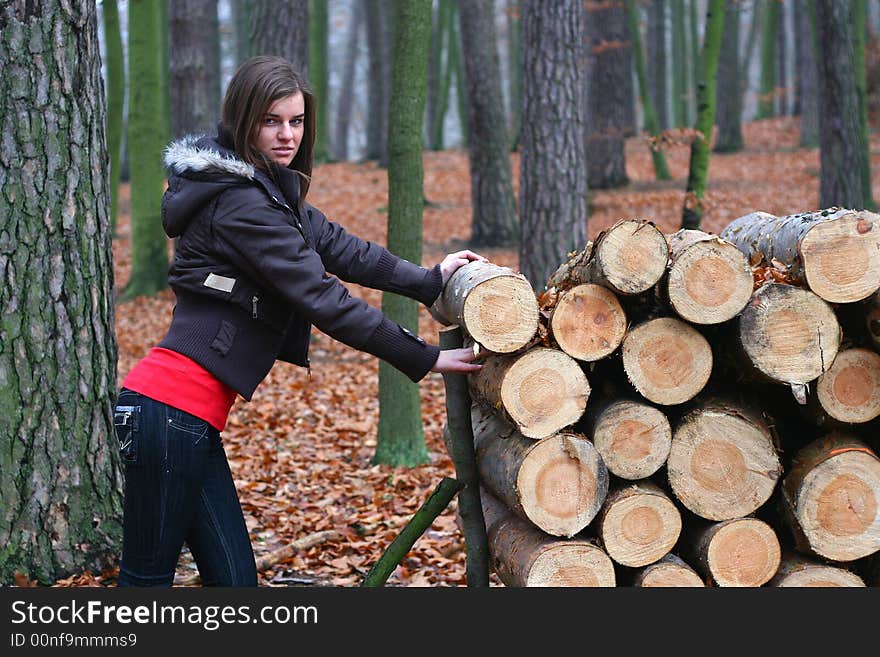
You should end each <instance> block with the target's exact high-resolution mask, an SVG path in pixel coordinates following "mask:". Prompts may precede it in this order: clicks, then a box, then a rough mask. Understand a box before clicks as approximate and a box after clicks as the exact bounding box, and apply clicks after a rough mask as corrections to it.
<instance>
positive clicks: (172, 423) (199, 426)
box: [168, 411, 208, 445]
mask: <svg viewBox="0 0 880 657" xmlns="http://www.w3.org/2000/svg"><path fill="white" fill-rule="evenodd" d="M168 427H169V428H170V429H173V430H174V431H176V432H179V433H182V434H185V435H186V436H187V437H189V438H191V439H192V444H193V445H197V444H198V443H199V442H200V441H201V440H202V438H204V437H205V436H206V435H208V423H207V422H205V421H204V420H201V419H199V418H197V417H195V416H193V415H190V414H189V413H184V412H182V411H179V412H176V413H171V414H170V415H169V417H168Z"/></svg>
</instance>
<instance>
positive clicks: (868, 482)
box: [783, 434, 880, 561]
mask: <svg viewBox="0 0 880 657" xmlns="http://www.w3.org/2000/svg"><path fill="white" fill-rule="evenodd" d="M783 490H784V493H785V494H784V496H783V499H784V503H785V504H787V505H788V507H789V516H790V517H793V518H794V521H795V522H796V523H797V525H798V526H797V533H800V534H802V535H803V537H804V539H805V540H806V541H807V543H808V546H809V549H810V550H812V551H813V552H815V553H816V554H818V555H819V556H821V557H825V558H826V559H830V560H832V561H853V560H855V559H860V558H862V557H866V556H868V555H869V554H873V553H874V552H877V551H878V550H880V459H878V458H877V456H876V454H875V453H874V452H873V451H872V450H871V449H870V448H869V447H868V446H867V445H866V444H864V443H862V442H861V441H859V440H857V439H854V438H849V437H847V436H846V435H844V434H832V435H830V436H828V437H826V438H825V439H822V440H819V441H815V442H813V443H811V444H810V445H808V446H807V447H805V448H803V449H802V450H801V451H800V452H798V455H797V456H796V458H795V463H794V464H793V467H792V468H791V470H790V472H789V473H788V475H787V476H786V478H785V480H784V482H783Z"/></svg>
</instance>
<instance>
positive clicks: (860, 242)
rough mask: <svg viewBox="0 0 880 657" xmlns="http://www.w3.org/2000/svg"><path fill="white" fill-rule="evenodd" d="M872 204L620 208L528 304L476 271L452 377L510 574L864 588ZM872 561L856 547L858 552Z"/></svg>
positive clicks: (872, 536) (871, 478)
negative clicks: (628, 213) (683, 223)
mask: <svg viewBox="0 0 880 657" xmlns="http://www.w3.org/2000/svg"><path fill="white" fill-rule="evenodd" d="M878 288H880V216H878V215H876V214H872V213H868V212H855V211H849V210H841V209H837V208H833V209H829V210H824V211H821V212H813V213H808V214H800V215H790V216H787V217H775V216H772V215H769V214H766V213H761V212H756V213H752V214H750V215H747V216H744V217H741V218H739V219H737V220H736V221H734V222H732V223H731V224H730V225H729V226H728V227H727V228H726V229H725V230H724V231H722V232H721V234H720V235H718V236H714V235H710V234H707V233H703V232H700V231H693V230H682V231H679V232H677V233H675V234H672V235H664V234H662V233H661V232H660V231H659V230H658V229H657V227H656V226H655V225H654V224H653V223H651V222H648V221H641V220H623V221H620V222H618V223H617V224H615V225H614V226H613V227H611V228H610V229H608V230H607V231H605V232H603V233H602V234H601V235H599V236H598V238H597V239H596V240H595V241H594V242H592V243H590V244H588V245H587V247H586V248H585V250H584V251H583V252H580V253H574V254H571V257H570V258H569V260H568V261H567V262H565V263H563V264H562V265H561V266H560V267H559V269H558V270H557V271H556V272H555V273H554V274H553V276H551V278H550V280H549V281H548V282H547V284H546V286H545V288H544V291H543V292H542V293H541V294H540V295H537V296H536V295H535V293H534V292H533V291H532V286H531V285H530V283H529V281H527V280H526V279H525V278H524V277H523V276H522V275H520V274H517V273H516V272H514V271H512V270H510V269H507V268H504V267H498V266H496V265H494V264H491V263H480V262H474V263H471V264H469V265H467V266H465V267H462V268H461V269H460V270H458V271H457V272H456V273H455V275H453V277H452V278H451V279H450V281H449V282H448V284H447V285H446V287H445V289H444V292H443V294H442V295H441V298H440V299H439V300H438V302H437V303H436V304H435V307H434V309H433V310H434V312H435V314H437V315H438V316H441V317H445V318H446V319H447V320H448V321H449V322H450V323H454V324H458V325H459V326H460V327H461V328H462V329H463V332H464V334H465V335H466V336H467V338H468V339H469V341H470V342H471V343H472V344H473V345H474V349H475V350H478V353H479V355H480V358H481V361H482V363H483V368H482V370H481V371H479V372H477V373H475V374H472V375H470V376H469V377H468V379H469V388H470V394H471V397H472V399H473V402H474V403H473V406H472V413H471V416H472V417H471V419H472V426H473V433H474V444H475V448H476V457H477V467H478V470H479V476H480V482H481V487H482V488H481V493H482V504H483V514H484V517H485V520H486V527H487V530H488V534H489V552H490V556H491V565H492V568H493V570H494V572H495V573H496V574H497V575H498V577H499V578H500V580H501V581H502V582H504V584H506V585H508V586H703V585H710V586H711V585H714V586H761V585H765V584H766V585H772V586H826V585H829V586H864V585H865V584H868V585H880V568H878V562H880V554H875V553H878V551H880V459H878V457H877V451H878V447H880V441H878V438H877V429H878V423H880V420H877V419H876V418H878V416H880V355H878V353H877V352H876V351H875V347H876V342H875V340H878V339H880V300H878V299H880V294H878V293H877V291H878ZM872 555H873V556H872Z"/></svg>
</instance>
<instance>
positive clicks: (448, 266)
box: [440, 249, 489, 285]
mask: <svg viewBox="0 0 880 657" xmlns="http://www.w3.org/2000/svg"><path fill="white" fill-rule="evenodd" d="M474 260H479V261H480V262H489V261H488V260H487V259H486V258H484V257H483V256H481V255H479V254H478V253H474V252H473V251H468V250H467V249H465V250H464V251H456V252H455V253H450V254H449V255H448V256H446V257H445V258H443V261H442V262H441V263H440V275H441V276H442V277H443V285H446V282H447V281H448V280H449V277H450V276H452V275H453V274H454V273H455V272H456V270H457V269H458V268H459V267H461V266H463V265H466V264H467V263H469V262H473V261H474Z"/></svg>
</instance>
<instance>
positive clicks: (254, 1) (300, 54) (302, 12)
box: [235, 0, 311, 77]
mask: <svg viewBox="0 0 880 657" xmlns="http://www.w3.org/2000/svg"><path fill="white" fill-rule="evenodd" d="M236 11H237V13H236V18H235V22H236V30H238V35H237V37H236V42H237V43H238V63H239V64H240V63H241V62H243V61H244V60H245V59H247V58H248V57H253V56H254V55H277V56H279V57H286V58H287V59H288V60H290V62H291V63H292V64H293V65H294V67H295V68H296V70H298V71H300V72H302V73H303V74H304V75H305V76H306V77H309V75H310V74H311V73H310V71H309V0H286V2H276V1H275V0H236Z"/></svg>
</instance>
